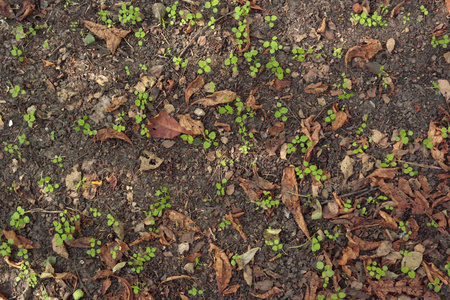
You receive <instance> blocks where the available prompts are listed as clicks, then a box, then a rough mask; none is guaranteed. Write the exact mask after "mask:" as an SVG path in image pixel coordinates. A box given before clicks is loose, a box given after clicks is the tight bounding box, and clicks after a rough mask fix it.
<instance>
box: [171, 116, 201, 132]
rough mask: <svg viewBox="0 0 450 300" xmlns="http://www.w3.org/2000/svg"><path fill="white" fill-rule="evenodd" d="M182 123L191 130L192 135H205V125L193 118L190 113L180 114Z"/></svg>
mask: <svg viewBox="0 0 450 300" xmlns="http://www.w3.org/2000/svg"><path fill="white" fill-rule="evenodd" d="M178 119H179V120H180V125H181V126H182V127H184V128H186V130H188V131H190V132H191V135H192V136H197V135H204V134H205V126H204V125H203V123H202V122H201V121H199V120H193V119H192V118H191V116H190V115H189V114H185V115H178Z"/></svg>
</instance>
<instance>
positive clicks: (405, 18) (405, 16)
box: [403, 13, 411, 25]
mask: <svg viewBox="0 0 450 300" xmlns="http://www.w3.org/2000/svg"><path fill="white" fill-rule="evenodd" d="M409 16H411V13H407V14H406V15H404V16H403V25H406V23H408V22H409Z"/></svg>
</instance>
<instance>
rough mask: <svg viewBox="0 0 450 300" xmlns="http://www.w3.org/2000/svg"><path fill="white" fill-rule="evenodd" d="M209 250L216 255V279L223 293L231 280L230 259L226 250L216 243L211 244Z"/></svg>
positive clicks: (220, 291)
mask: <svg viewBox="0 0 450 300" xmlns="http://www.w3.org/2000/svg"><path fill="white" fill-rule="evenodd" d="M208 251H209V252H211V253H212V255H213V256H214V270H216V281H217V287H218V289H219V293H222V292H223V291H224V290H225V288H226V287H227V285H228V283H229V282H230V280H231V271H232V270H233V268H232V267H231V264H230V260H229V259H228V256H227V255H226V253H225V251H224V250H223V249H221V248H219V247H217V246H216V245H214V244H210V246H209V250H208Z"/></svg>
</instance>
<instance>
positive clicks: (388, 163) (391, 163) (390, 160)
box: [380, 153, 397, 168]
mask: <svg viewBox="0 0 450 300" xmlns="http://www.w3.org/2000/svg"><path fill="white" fill-rule="evenodd" d="M394 158H395V157H394V154H392V153H391V154H388V155H386V157H385V158H384V163H381V165H380V166H381V167H382V168H391V167H392V168H393V167H396V166H397V162H396V161H395V160H394Z"/></svg>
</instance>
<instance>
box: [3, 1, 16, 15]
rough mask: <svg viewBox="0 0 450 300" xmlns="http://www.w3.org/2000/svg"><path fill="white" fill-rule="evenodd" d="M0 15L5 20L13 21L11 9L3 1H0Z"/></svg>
mask: <svg viewBox="0 0 450 300" xmlns="http://www.w3.org/2000/svg"><path fill="white" fill-rule="evenodd" d="M0 14H2V15H3V16H4V17H6V18H10V19H14V13H13V11H12V9H11V6H10V5H9V3H8V2H5V1H4V0H0Z"/></svg>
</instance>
